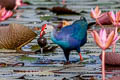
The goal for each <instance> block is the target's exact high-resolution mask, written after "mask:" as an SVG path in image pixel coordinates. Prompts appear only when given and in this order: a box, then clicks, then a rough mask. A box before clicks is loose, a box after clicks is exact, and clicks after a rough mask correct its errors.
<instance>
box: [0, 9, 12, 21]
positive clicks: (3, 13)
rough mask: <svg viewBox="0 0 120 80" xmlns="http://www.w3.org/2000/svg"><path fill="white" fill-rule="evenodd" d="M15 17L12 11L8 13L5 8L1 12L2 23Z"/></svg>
mask: <svg viewBox="0 0 120 80" xmlns="http://www.w3.org/2000/svg"><path fill="white" fill-rule="evenodd" d="M12 15H13V12H12V11H10V10H9V11H7V10H6V9H5V8H2V9H1V10H0V21H4V20H6V19H8V18H9V17H11V16H12Z"/></svg>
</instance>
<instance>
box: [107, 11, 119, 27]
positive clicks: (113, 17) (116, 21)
mask: <svg viewBox="0 0 120 80" xmlns="http://www.w3.org/2000/svg"><path fill="white" fill-rule="evenodd" d="M108 15H109V17H110V20H111V22H112V23H113V24H114V25H115V26H120V11H118V12H117V13H116V14H114V12H113V11H111V12H109V13H108Z"/></svg>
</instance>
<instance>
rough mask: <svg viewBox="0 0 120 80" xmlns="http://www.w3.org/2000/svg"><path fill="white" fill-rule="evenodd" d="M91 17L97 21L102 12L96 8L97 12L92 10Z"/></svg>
mask: <svg viewBox="0 0 120 80" xmlns="http://www.w3.org/2000/svg"><path fill="white" fill-rule="evenodd" d="M90 15H91V17H92V18H93V19H97V18H99V17H100V16H101V10H100V9H99V7H98V6H96V8H95V10H93V9H91V13H90Z"/></svg>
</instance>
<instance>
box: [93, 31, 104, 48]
mask: <svg viewBox="0 0 120 80" xmlns="http://www.w3.org/2000/svg"><path fill="white" fill-rule="evenodd" d="M92 35H93V37H94V39H95V41H96V44H97V45H98V46H99V47H100V48H103V46H102V42H101V40H100V37H99V35H98V33H97V32H96V31H95V30H94V31H93V32H92Z"/></svg>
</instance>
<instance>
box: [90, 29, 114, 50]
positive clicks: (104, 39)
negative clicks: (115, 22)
mask: <svg viewBox="0 0 120 80" xmlns="http://www.w3.org/2000/svg"><path fill="white" fill-rule="evenodd" d="M114 35H115V31H111V33H110V34H109V35H107V33H106V30H105V29H104V28H103V29H101V30H100V32H99V34H98V33H97V31H95V30H93V32H92V36H93V38H94V40H95V41H96V44H97V45H98V46H99V47H100V48H102V49H103V50H105V49H107V48H108V47H109V46H110V45H111V44H112V42H113V41H116V38H115V40H113V39H114Z"/></svg>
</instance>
